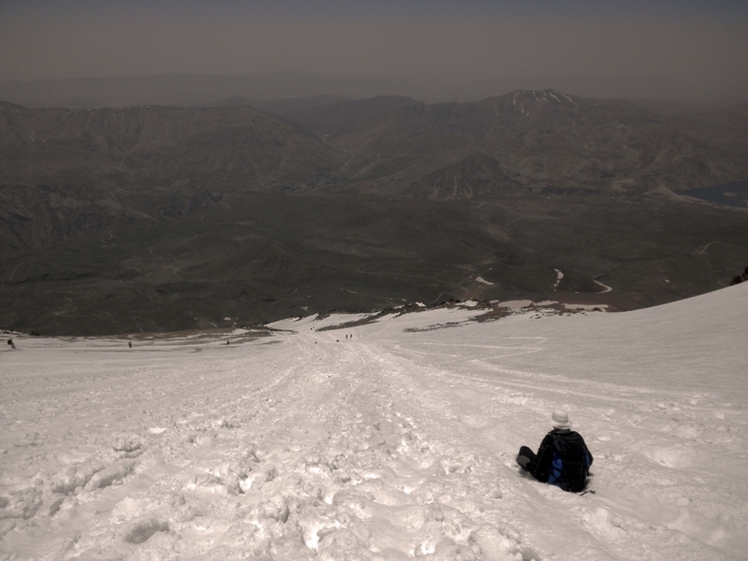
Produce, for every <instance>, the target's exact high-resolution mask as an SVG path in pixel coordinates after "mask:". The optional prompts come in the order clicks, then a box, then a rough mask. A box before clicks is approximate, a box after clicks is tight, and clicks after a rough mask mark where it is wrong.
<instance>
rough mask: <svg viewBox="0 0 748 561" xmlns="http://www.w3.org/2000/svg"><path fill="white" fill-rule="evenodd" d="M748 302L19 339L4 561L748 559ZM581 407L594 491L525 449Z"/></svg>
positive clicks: (9, 431)
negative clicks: (558, 481) (264, 334)
mask: <svg viewBox="0 0 748 561" xmlns="http://www.w3.org/2000/svg"><path fill="white" fill-rule="evenodd" d="M747 298H748V284H747V285H746V286H742V285H738V286H737V287H732V288H730V289H726V290H724V291H720V292H719V293H713V294H711V295H706V296H705V297H701V298H699V299H692V300H690V301H685V302H682V303H676V304H672V305H668V306H663V307H660V308H656V309H650V310H642V311H639V312H632V313H626V314H591V315H586V314H579V315H574V316H571V317H563V316H554V317H544V318H539V319H533V318H535V317H536V316H535V315H533V314H524V315H518V316H513V317H510V318H505V319H502V320H499V321H495V322H491V323H468V324H464V323H463V324H460V325H458V326H454V327H449V328H444V329H438V330H432V331H420V332H404V331H403V330H404V329H413V328H419V327H420V328H422V327H424V326H430V325H434V324H439V323H441V324H447V323H449V322H464V321H465V320H467V319H468V318H470V317H472V316H475V315H477V314H478V313H479V312H476V311H475V310H470V309H466V310H459V309H458V310H435V311H427V312H421V313H414V314H408V315H405V316H402V317H399V318H392V317H388V318H385V319H384V320H381V321H380V322H378V323H375V324H371V325H367V326H361V327H356V328H351V329H345V330H334V331H324V332H321V331H317V328H319V327H321V326H323V325H326V324H327V325H329V324H330V323H334V322H335V321H336V320H335V319H334V318H331V319H328V320H322V321H312V320H311V319H304V320H300V321H294V320H289V321H286V322H279V323H278V324H275V325H274V327H277V328H279V329H284V330H288V331H282V332H278V334H276V335H275V336H273V337H272V338H261V339H256V340H250V339H244V340H243V341H239V342H237V343H235V344H231V345H228V346H227V345H225V344H223V342H224V341H225V337H224V338H222V339H221V338H216V339H209V338H206V339H189V338H184V339H161V340H159V339H156V340H150V341H135V345H134V348H133V349H128V348H127V344H126V341H125V340H121V339H104V338H91V339H76V340H61V339H34V338H25V337H20V336H14V340H15V342H16V345H17V346H18V347H19V350H18V351H11V350H7V351H5V350H4V351H2V352H1V353H0V367H1V368H2V371H1V373H0V381H1V382H2V395H0V427H2V431H1V436H0V559H2V560H6V559H7V560H10V559H13V560H27V559H45V560H46V559H49V560H60V561H65V560H73V559H81V560H82V559H93V560H99V559H100V560H104V559H107V560H108V559H180V560H191V559H201V560H202V559H206V560H207V559H215V560H228V559H257V560H268V559H280V560H305V559H309V560H311V559H326V560H382V561H384V560H388V561H389V560H395V561H397V560H400V559H410V558H413V557H424V558H426V559H435V560H470V559H475V560H525V561H528V560H531V559H538V560H539V559H564V560H565V559H570V560H571V559H574V560H590V561H592V560H602V559H606V560H607V559H610V560H662V559H678V560H700V561H701V560H705V559H714V560H733V559H734V560H737V559H741V558H744V552H745V551H746V548H748V531H747V530H748V507H746V506H745V505H747V504H748V475H746V470H745V468H746V465H747V463H748V462H747V461H746V449H747V445H748V438H747V437H746V434H747V431H746V429H748V399H746V393H747V391H748V390H747V389H746V385H745V378H744V374H743V370H744V365H745V364H746V359H748V356H746V355H747V353H746V351H745V350H744V349H743V346H741V344H740V341H741V336H742V337H743V338H744V334H745V333H746V331H747V330H748V324H747V322H746V320H745V319H743V318H744V317H745V316H746V315H748V314H746V313H745V311H746V307H745V305H744V304H743V303H744V302H745V301H746V299H747ZM684 318H690V319H691V321H684ZM344 319H345V318H341V319H340V321H341V322H342V321H343V320H344ZM715 326H719V329H724V332H722V333H720V332H717V333H712V332H713V331H714V330H715V329H716V328H715ZM705 330H708V331H705ZM710 333H711V335H709V334H710ZM653 334H657V335H653ZM348 335H352V336H353V337H352V338H348V337H347V336H348ZM700 344H701V345H705V346H706V347H704V348H702V347H700V346H699V345H700ZM720 345H722V347H720ZM705 348H706V349H708V351H705V350H704V349H705ZM725 349H727V350H731V351H732V353H733V355H734V356H731V357H728V356H726V353H725ZM704 353H707V355H706V356H702V355H704ZM699 357H701V359H699ZM664 365H667V366H664ZM707 369H711V370H720V371H721V374H720V376H721V377H715V378H709V379H707V380H706V381H705V380H704V376H705V374H704V373H705V371H707ZM715 376H716V374H715ZM559 407H564V408H566V409H567V410H569V411H570V413H571V415H572V420H573V421H574V424H575V428H576V429H578V430H579V431H580V432H581V433H582V435H583V436H584V437H585V439H586V440H587V443H588V445H589V447H590V449H591V450H592V452H593V454H594V456H595V463H594V465H593V469H592V471H593V474H594V476H593V478H592V484H591V488H592V489H594V490H595V491H596V493H595V494H586V495H583V496H582V495H574V494H569V493H564V492H562V491H560V490H559V489H557V488H555V487H552V486H548V485H544V484H540V483H538V482H535V481H533V480H531V479H529V478H527V477H524V476H522V475H521V474H520V472H519V471H518V469H517V467H516V465H515V463H514V456H515V455H516V451H517V449H518V448H519V446H520V445H522V444H527V445H530V446H532V447H537V445H538V443H539V442H540V440H541V439H542V437H543V435H544V434H545V432H547V430H549V428H550V427H549V415H550V411H551V410H552V409H554V408H559Z"/></svg>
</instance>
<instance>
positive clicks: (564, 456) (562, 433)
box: [517, 410, 593, 493]
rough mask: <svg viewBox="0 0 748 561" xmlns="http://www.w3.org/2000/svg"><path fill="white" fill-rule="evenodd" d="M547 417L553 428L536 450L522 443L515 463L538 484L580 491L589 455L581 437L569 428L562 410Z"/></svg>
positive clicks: (584, 480)
mask: <svg viewBox="0 0 748 561" xmlns="http://www.w3.org/2000/svg"><path fill="white" fill-rule="evenodd" d="M551 419H552V420H553V430H552V431H551V432H549V433H548V434H546V435H545V438H544V439H543V442H541V443H540V448H538V453H537V454H535V453H534V452H533V451H532V450H530V449H529V448H528V447H527V446H522V448H520V449H519V454H518V455H517V463H518V464H519V465H520V467H521V468H522V469H524V470H525V471H528V472H529V473H531V474H532V476H533V477H535V479H537V480H538V481H541V482H542V483H548V484H550V485H556V486H558V487H561V489H563V490H564V491H571V492H573V493H577V492H579V491H583V490H584V489H585V487H587V477H588V476H589V473H590V466H591V465H592V460H593V458H592V454H591V453H590V451H589V449H588V448H587V445H586V444H585V442H584V439H583V438H582V436H581V435H580V434H579V433H576V432H574V431H573V430H571V422H570V421H569V415H568V414H567V413H566V411H563V410H558V411H554V412H553V415H551Z"/></svg>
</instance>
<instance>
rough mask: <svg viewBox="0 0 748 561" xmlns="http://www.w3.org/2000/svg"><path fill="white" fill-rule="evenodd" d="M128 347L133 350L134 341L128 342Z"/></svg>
mask: <svg viewBox="0 0 748 561" xmlns="http://www.w3.org/2000/svg"><path fill="white" fill-rule="evenodd" d="M127 346H128V347H130V348H131V349H132V341H128V342H127Z"/></svg>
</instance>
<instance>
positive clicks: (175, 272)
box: [0, 90, 748, 334]
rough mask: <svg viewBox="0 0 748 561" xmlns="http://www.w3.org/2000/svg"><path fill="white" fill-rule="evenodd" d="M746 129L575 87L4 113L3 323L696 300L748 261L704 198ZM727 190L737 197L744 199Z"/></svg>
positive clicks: (0, 165)
mask: <svg viewBox="0 0 748 561" xmlns="http://www.w3.org/2000/svg"><path fill="white" fill-rule="evenodd" d="M746 131H748V106H746V105H745V104H744V105H734V106H730V107H717V108H713V109H709V110H707V109H703V108H702V109H700V110H690V111H682V112H675V113H669V114H663V113H657V112H654V111H652V110H650V109H647V108H646V107H643V106H642V105H640V104H637V103H633V102H629V101H621V100H593V99H582V98H579V97H576V96H571V95H566V94H563V93H561V92H558V91H555V90H545V91H523V90H520V91H515V92H512V93H510V94H507V95H504V96H501V97H496V98H489V99H485V100H482V101H480V102H475V103H441V104H426V103H421V102H418V101H415V100H413V99H410V98H403V97H377V98H371V99H364V100H345V99H340V98H335V97H321V98H307V99H299V100H280V101H276V102H274V101H265V102H250V101H248V100H243V99H242V98H232V99H230V100H225V101H223V102H217V103H215V104H214V106H211V107H199V108H179V107H162V106H138V107H122V108H105V109H95V110H94V109H64V108H52V109H27V108H24V107H21V106H18V105H13V104H8V103H0V257H1V258H2V264H1V265H0V283H1V284H0V304H2V310H1V311H0V328H6V329H16V330H27V331H28V330H35V331H41V332H45V333H57V334H63V333H64V334H76V333H78V334H93V333H119V332H131V331H138V330H148V331H162V330H169V329H185V328H192V327H208V326H216V327H229V326H234V325H243V324H252V323H258V322H263V321H271V320H273V319H278V318H280V317H287V316H290V315H302V314H305V313H312V312H320V313H325V312H328V311H329V310H330V309H333V308H338V309H344V310H347V311H370V310H374V309H381V308H383V307H387V306H393V305H398V304H401V303H407V302H414V301H424V302H427V303H438V302H441V301H445V300H449V299H450V298H457V299H462V298H466V297H481V298H494V299H506V298H515V297H522V298H525V297H530V298H535V297H538V298H549V297H550V298H554V299H560V300H564V299H574V298H576V299H578V300H579V299H581V300H589V301H591V302H593V303H596V304H601V305H603V304H606V305H609V306H611V307H613V308H618V309H629V308H633V307H640V306H645V305H651V304H656V303H661V302H664V301H670V300H674V299H677V298H682V297H686V296H691V295H694V294H697V293H700V292H704V291H707V290H711V289H714V288H717V287H718V286H720V283H721V281H723V280H724V279H725V278H728V279H729V278H730V272H731V271H734V270H735V269H736V268H737V267H739V266H740V265H741V264H742V263H744V262H745V249H744V248H745V247H746V246H748V224H747V223H748V220H746V216H747V215H746V213H745V210H742V209H741V208H731V209H728V208H725V207H721V206H720V205H716V204H706V203H698V202H696V199H694V198H692V197H689V196H688V195H689V190H691V189H695V188H702V189H703V188H705V187H711V186H715V185H725V184H730V183H732V182H739V181H744V180H745V179H746V178H748V157H747V156H746V154H748V136H747V135H746ZM741 193H742V192H741ZM731 194H732V195H734V196H733V200H736V201H738V204H737V205H736V207H740V206H741V204H740V201H741V200H742V201H744V198H745V194H740V193H738V192H737V191H736V192H735V193H731ZM735 197H738V198H737V199H736V198H735ZM740 197H743V199H741V198H740ZM742 206H743V207H745V206H746V205H745V203H744V202H743V204H742ZM559 271H560V272H562V273H563V276H562V277H561V278H559V274H558V272H559ZM601 283H602V284H601ZM601 286H606V287H611V288H612V289H613V290H610V291H608V290H607V289H605V291H603V290H602V289H601Z"/></svg>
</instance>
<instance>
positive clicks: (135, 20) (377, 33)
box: [0, 0, 748, 100]
mask: <svg viewBox="0 0 748 561" xmlns="http://www.w3.org/2000/svg"><path fill="white" fill-rule="evenodd" d="M289 71H290V72H308V73H315V74H325V75H330V76H350V77H362V78H371V79H375V80H390V81H393V80H394V81H403V82H405V81H408V82H411V83H422V84H436V83H443V84H448V85H452V86H459V85H462V86H464V88H463V89H464V90H465V91H466V92H467V91H472V90H470V88H472V87H475V88H478V89H480V87H481V86H480V84H483V86H482V87H483V89H484V90H485V89H486V88H490V87H492V86H491V84H496V85H497V86H496V87H499V86H498V85H499V84H500V85H501V87H506V91H508V90H509V89H515V88H544V87H557V88H559V89H562V90H565V91H569V92H570V93H577V94H581V95H590V96H601V95H606V96H617V97H618V96H621V97H622V96H634V97H656V98H663V97H669V98H673V99H682V100H705V99H713V98H720V97H743V98H745V97H748V1H746V0H740V1H729V0H709V1H706V0H678V1H675V0H664V1H640V0H627V1H624V0H616V1H612V0H577V1H575V0H567V1H564V0H553V1H551V0H511V1H502V0H494V1H490V0H462V1H459V2H458V1H454V0H428V1H427V0H400V1H395V0H380V1H377V0H371V1H363V0H305V1H304V0H292V1H282V0H276V1H271V0H262V1H240V0H214V1H211V2H207V1H202V2H199V1H196V0H182V1H177V0H150V1H140V0H131V1H122V2H116V1H111V0H72V1H65V0H0V81H8V80H35V79H48V78H80V77H99V76H119V75H144V74H159V73H192V74H233V75H245V74H256V73H267V72H289ZM468 85H471V86H470V87H468ZM506 91H496V92H493V93H494V94H497V95H498V94H502V93H506ZM476 92H477V90H476ZM484 93H485V92H481V93H480V94H479V93H476V96H480V95H483V94H484ZM465 95H469V94H465Z"/></svg>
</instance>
